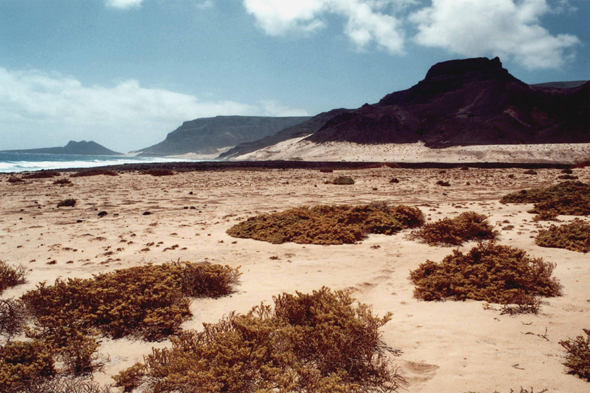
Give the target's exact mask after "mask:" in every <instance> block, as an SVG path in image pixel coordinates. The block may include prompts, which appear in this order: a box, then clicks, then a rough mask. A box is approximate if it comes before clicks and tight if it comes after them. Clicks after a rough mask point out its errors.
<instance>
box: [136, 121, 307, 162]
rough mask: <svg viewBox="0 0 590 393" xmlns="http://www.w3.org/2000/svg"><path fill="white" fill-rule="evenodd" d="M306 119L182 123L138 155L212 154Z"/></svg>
mask: <svg viewBox="0 0 590 393" xmlns="http://www.w3.org/2000/svg"><path fill="white" fill-rule="evenodd" d="M308 119H309V117H256V116H217V117H210V118H202V119H196V120H191V121H187V122H184V123H183V124H182V126H180V127H179V128H177V129H176V130H175V131H172V132H171V133H169V134H168V135H167V136H166V139H165V140H164V141H162V142H160V143H158V144H156V145H153V146H150V147H147V148H145V149H141V150H139V152H140V153H141V155H146V156H162V155H178V154H186V153H198V154H213V153H216V152H217V149H220V148H223V147H228V146H236V145H238V144H240V143H243V142H251V141H255V140H258V139H261V138H264V137H267V136H269V135H274V134H276V133H277V132H279V131H281V130H282V129H284V128H287V127H291V126H293V125H295V124H298V123H301V122H303V121H306V120H308Z"/></svg>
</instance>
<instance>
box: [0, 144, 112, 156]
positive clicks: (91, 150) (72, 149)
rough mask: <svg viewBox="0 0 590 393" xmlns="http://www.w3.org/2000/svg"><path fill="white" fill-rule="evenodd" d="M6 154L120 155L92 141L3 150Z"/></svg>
mask: <svg viewBox="0 0 590 393" xmlns="http://www.w3.org/2000/svg"><path fill="white" fill-rule="evenodd" d="M4 152H6V153H29V154H78V155H87V156H115V155H122V153H118V152H116V151H113V150H110V149H107V148H106V147H104V146H102V145H99V144H98V143H96V142H94V141H88V142H87V141H80V142H75V141H70V142H68V144H67V145H65V146H63V147H46V148H41V149H26V150H5V151H4Z"/></svg>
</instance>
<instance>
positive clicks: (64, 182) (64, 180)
mask: <svg viewBox="0 0 590 393" xmlns="http://www.w3.org/2000/svg"><path fill="white" fill-rule="evenodd" d="M53 184H55V185H60V186H66V185H68V184H72V181H71V180H70V179H68V178H66V177H62V178H61V179H57V180H56V181H54V182H53Z"/></svg>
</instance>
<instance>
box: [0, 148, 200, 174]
mask: <svg viewBox="0 0 590 393" xmlns="http://www.w3.org/2000/svg"><path fill="white" fill-rule="evenodd" d="M186 161H200V160H188V159H179V158H165V157H137V156H88V155H78V154H34V153H8V152H4V153H3V152H0V173H10V172H31V171H40V170H59V169H69V168H93V167H99V166H105V165H121V164H142V163H154V162H186Z"/></svg>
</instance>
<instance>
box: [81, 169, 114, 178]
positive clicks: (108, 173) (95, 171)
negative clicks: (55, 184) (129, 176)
mask: <svg viewBox="0 0 590 393" xmlns="http://www.w3.org/2000/svg"><path fill="white" fill-rule="evenodd" d="M100 175H103V176H119V174H118V173H117V172H115V171H111V170H109V169H87V170H83V171H80V172H76V173H73V174H71V175H70V177H87V176H100Z"/></svg>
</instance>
